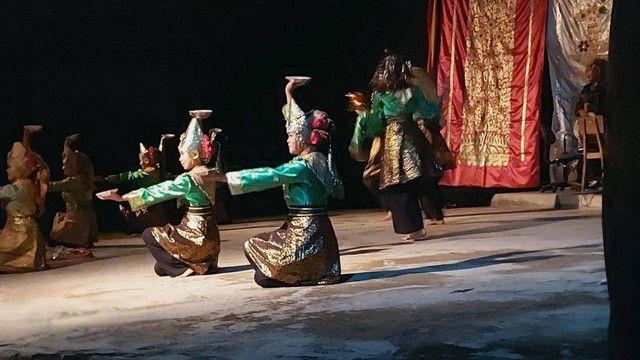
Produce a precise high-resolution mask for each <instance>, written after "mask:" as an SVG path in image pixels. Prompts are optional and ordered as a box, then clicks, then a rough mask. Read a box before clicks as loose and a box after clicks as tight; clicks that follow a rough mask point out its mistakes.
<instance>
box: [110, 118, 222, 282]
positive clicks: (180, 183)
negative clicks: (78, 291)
mask: <svg viewBox="0 0 640 360" xmlns="http://www.w3.org/2000/svg"><path fill="white" fill-rule="evenodd" d="M210 113H211V111H210V110H202V111H191V112H190V114H191V116H193V118H192V119H191V122H190V123H189V127H188V128H187V131H186V132H185V133H184V134H182V136H181V138H180V144H179V145H178V150H179V152H180V164H181V165H182V167H183V168H184V169H185V170H186V172H185V173H183V174H181V175H179V176H178V177H176V178H175V179H174V180H167V181H164V182H161V183H159V184H157V185H153V186H149V187H146V188H141V189H138V190H134V191H132V192H130V193H127V194H125V195H123V196H120V195H118V194H117V193H115V192H109V191H106V192H102V193H100V194H98V197H100V198H101V199H103V200H114V201H125V200H127V201H129V205H130V206H131V209H132V210H133V211H136V210H138V209H141V208H144V207H148V206H151V205H154V204H158V203H161V202H164V201H167V200H171V199H176V198H177V199H179V201H181V202H182V203H186V204H187V212H186V214H185V215H184V217H183V218H182V221H181V222H180V224H178V225H172V224H167V225H165V226H162V227H150V228H147V229H145V230H144V231H143V232H142V240H144V243H145V245H146V246H147V248H148V249H149V251H150V252H151V254H152V255H153V257H154V258H155V260H156V265H155V268H154V270H155V272H156V274H157V275H159V276H171V277H176V276H179V277H185V276H188V275H191V274H192V273H196V274H197V275H202V274H204V273H207V272H211V271H215V270H216V269H217V266H218V255H219V254H220V233H219V231H218V224H217V223H216V220H215V216H214V214H213V205H214V203H215V193H216V184H215V181H214V179H213V177H211V176H208V175H207V172H208V169H207V167H206V165H207V164H208V163H209V161H210V160H211V157H212V155H213V147H212V144H211V140H210V137H209V136H207V135H205V134H204V133H203V131H202V125H201V124H200V121H201V120H202V119H204V118H207V117H208V116H209V114H210Z"/></svg>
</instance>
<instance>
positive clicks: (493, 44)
mask: <svg viewBox="0 0 640 360" xmlns="http://www.w3.org/2000/svg"><path fill="white" fill-rule="evenodd" d="M515 8H516V1H515V0H508V1H506V4H505V1H500V2H497V1H492V0H473V1H471V4H470V10H469V17H468V19H469V24H468V29H469V30H468V35H467V39H466V40H467V58H466V64H465V68H466V69H471V70H470V71H465V75H464V76H465V85H466V88H467V92H468V94H467V98H466V99H465V102H464V107H463V111H464V115H463V119H464V124H463V126H462V139H461V144H460V153H459V156H458V159H459V162H460V163H461V164H463V165H469V166H508V165H509V135H510V124H511V87H512V84H511V82H512V76H513V48H514V27H515ZM488 94H492V95H491V96H488Z"/></svg>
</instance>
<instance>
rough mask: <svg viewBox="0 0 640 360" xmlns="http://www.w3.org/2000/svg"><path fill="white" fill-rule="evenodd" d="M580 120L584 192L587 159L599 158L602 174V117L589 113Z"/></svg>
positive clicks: (582, 185) (582, 186)
mask: <svg viewBox="0 0 640 360" xmlns="http://www.w3.org/2000/svg"><path fill="white" fill-rule="evenodd" d="M578 121H580V138H581V141H582V184H581V187H580V190H581V191H583V192H584V189H585V184H586V182H587V166H588V165H589V160H600V169H601V171H602V174H604V118H603V117H602V116H600V115H589V116H587V117H584V118H580V119H578Z"/></svg>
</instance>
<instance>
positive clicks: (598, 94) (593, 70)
mask: <svg viewBox="0 0 640 360" xmlns="http://www.w3.org/2000/svg"><path fill="white" fill-rule="evenodd" d="M605 64H606V63H605V61H604V60H602V59H595V60H594V61H593V62H592V63H591V64H590V65H589V66H587V70H586V72H587V81H588V82H589V83H588V84H587V85H585V86H584V87H583V88H582V92H581V93H580V96H579V97H578V102H577V103H576V109H575V114H576V116H578V117H580V118H585V117H587V115H588V114H589V113H593V114H595V115H602V116H604V117H605V118H606V113H607V85H606V83H605V81H604V71H605ZM579 124H580V122H579V121H577V120H576V121H575V122H574V123H573V134H574V135H575V136H576V137H577V138H578V139H580V133H579V128H580V125H579Z"/></svg>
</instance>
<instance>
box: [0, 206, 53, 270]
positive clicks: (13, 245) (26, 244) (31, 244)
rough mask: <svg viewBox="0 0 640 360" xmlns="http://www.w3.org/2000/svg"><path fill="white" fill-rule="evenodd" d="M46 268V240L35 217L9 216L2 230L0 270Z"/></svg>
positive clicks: (0, 233) (0, 236) (0, 232)
mask: <svg viewBox="0 0 640 360" xmlns="http://www.w3.org/2000/svg"><path fill="white" fill-rule="evenodd" d="M44 268H45V241H44V238H43V237H42V234H41V233H40V229H38V225H37V224H36V221H35V220H34V219H33V217H31V216H29V217H16V216H11V215H9V216H7V222H6V223H5V225H4V228H3V229H2V231H0V272H9V273H13V272H23V271H33V270H42V269H44Z"/></svg>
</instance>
